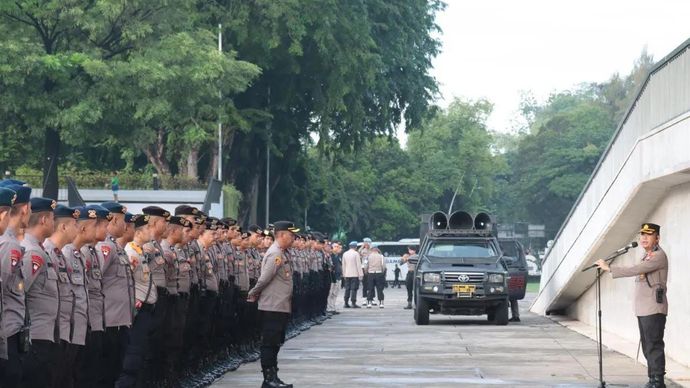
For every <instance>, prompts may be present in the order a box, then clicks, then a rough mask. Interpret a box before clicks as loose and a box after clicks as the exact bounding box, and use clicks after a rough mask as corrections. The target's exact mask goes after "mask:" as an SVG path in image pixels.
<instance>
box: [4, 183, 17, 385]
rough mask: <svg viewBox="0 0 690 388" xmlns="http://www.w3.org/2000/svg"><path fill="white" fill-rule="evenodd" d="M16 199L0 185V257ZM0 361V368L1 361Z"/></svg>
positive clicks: (5, 357)
mask: <svg viewBox="0 0 690 388" xmlns="http://www.w3.org/2000/svg"><path fill="white" fill-rule="evenodd" d="M16 199H17V192H15V191H14V190H11V189H8V188H5V187H0V254H1V255H2V256H0V257H7V244H6V243H5V242H6V240H5V239H4V238H3V237H2V235H3V234H4V233H5V230H6V229H7V226H8V224H9V222H10V209H12V205H14V201H15V200H16ZM2 294H3V287H2V284H1V283H0V299H1V298H2ZM1 317H2V311H0V324H1V323H2V319H1ZM0 359H2V360H7V337H6V336H5V332H4V330H2V328H0ZM3 362H4V361H0V368H1V367H2V363H3ZM1 379H2V370H1V369H0V381H1Z"/></svg>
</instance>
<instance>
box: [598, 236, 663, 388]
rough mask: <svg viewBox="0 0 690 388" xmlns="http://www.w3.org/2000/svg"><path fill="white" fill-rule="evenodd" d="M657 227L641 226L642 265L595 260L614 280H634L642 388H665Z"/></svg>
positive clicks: (661, 291) (659, 249) (660, 273)
mask: <svg viewBox="0 0 690 388" xmlns="http://www.w3.org/2000/svg"><path fill="white" fill-rule="evenodd" d="M660 231H661V227H660V226H659V225H657V224H652V223H645V224H643V225H642V228H641V229H640V246H641V247H642V248H643V249H644V250H645V255H644V257H643V258H642V262H640V263H639V264H637V265H634V266H632V267H621V266H613V267H609V265H608V264H607V263H606V261H604V260H598V261H597V263H596V264H597V266H599V268H601V269H602V270H604V271H611V275H612V276H613V278H614V279H616V278H622V277H635V299H634V300H635V315H637V322H638V326H639V329H640V341H641V342H642V352H643V353H644V357H645V358H646V359H647V375H648V376H649V382H648V383H647V385H646V387H649V388H665V387H666V384H665V383H664V375H665V374H666V358H665V356H664V329H665V327H666V315H667V314H668V300H666V280H667V279H668V258H667V257H666V252H664V250H663V249H661V247H659V232H660Z"/></svg>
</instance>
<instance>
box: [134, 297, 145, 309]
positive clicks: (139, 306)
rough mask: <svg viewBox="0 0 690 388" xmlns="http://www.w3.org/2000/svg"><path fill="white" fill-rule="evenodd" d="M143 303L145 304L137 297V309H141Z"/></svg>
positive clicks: (135, 305)
mask: <svg viewBox="0 0 690 388" xmlns="http://www.w3.org/2000/svg"><path fill="white" fill-rule="evenodd" d="M142 304H143V303H141V301H140V300H139V299H137V301H136V302H134V307H136V308H137V310H139V309H140V308H141V305H142Z"/></svg>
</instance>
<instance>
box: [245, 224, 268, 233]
mask: <svg viewBox="0 0 690 388" xmlns="http://www.w3.org/2000/svg"><path fill="white" fill-rule="evenodd" d="M249 231H250V232H252V233H258V234H263V233H264V230H263V229H261V227H260V226H259V225H256V224H254V225H249Z"/></svg>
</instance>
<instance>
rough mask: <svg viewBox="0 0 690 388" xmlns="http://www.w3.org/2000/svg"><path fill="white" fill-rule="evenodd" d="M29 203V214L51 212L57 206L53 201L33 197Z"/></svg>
mask: <svg viewBox="0 0 690 388" xmlns="http://www.w3.org/2000/svg"><path fill="white" fill-rule="evenodd" d="M29 202H31V212H32V213H38V212H52V211H53V210H55V207H56V206H57V202H56V201H55V200H54V199H50V198H43V197H34V198H31V200H30V201H29Z"/></svg>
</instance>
